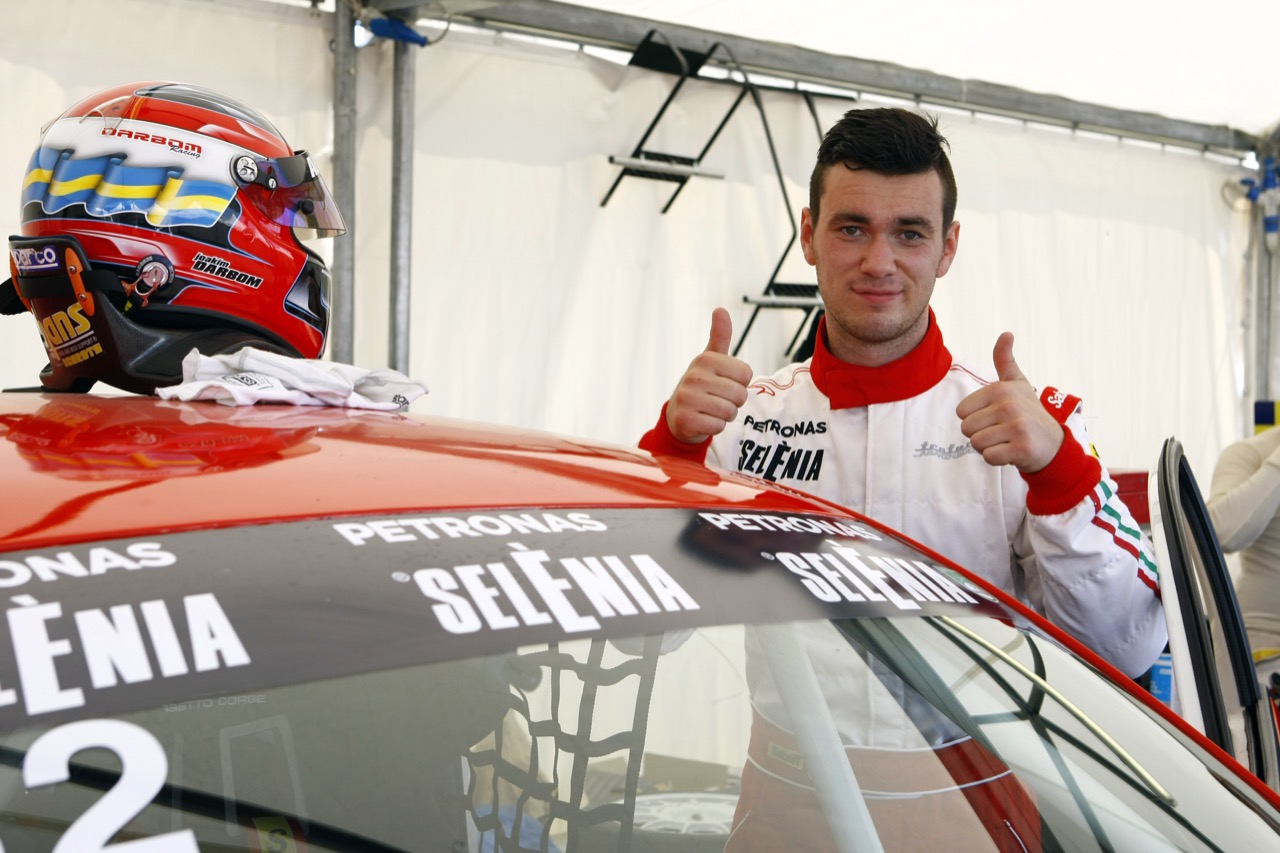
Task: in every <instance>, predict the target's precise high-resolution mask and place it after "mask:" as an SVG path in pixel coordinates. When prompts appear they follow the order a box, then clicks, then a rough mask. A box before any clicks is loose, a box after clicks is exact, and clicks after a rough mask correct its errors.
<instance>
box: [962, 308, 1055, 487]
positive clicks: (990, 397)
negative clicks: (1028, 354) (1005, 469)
mask: <svg viewBox="0 0 1280 853" xmlns="http://www.w3.org/2000/svg"><path fill="white" fill-rule="evenodd" d="M992 359H993V360H994V362H995V367H996V375H997V376H998V377H999V381H998V382H993V383H991V384H990V385H987V386H986V387H985V388H980V389H978V390H977V391H974V392H973V393H972V394H970V395H969V396H968V397H965V398H964V399H963V400H961V401H960V405H959V406H957V407H956V415H957V416H959V418H960V431H961V432H963V433H964V434H965V436H967V437H968V439H969V441H970V443H972V444H973V449H974V450H976V451H978V452H979V453H981V454H982V458H983V459H985V460H986V461H987V464H989V465H1013V466H1015V467H1016V468H1017V469H1018V470H1019V471H1021V472H1022V473H1024V474H1033V473H1035V472H1036V471H1039V470H1040V469H1042V468H1044V467H1045V466H1046V465H1048V464H1049V463H1050V462H1051V461H1052V460H1053V457H1054V456H1056V455H1057V453H1058V448H1060V447H1062V440H1063V432H1062V426H1061V425H1060V424H1059V423H1058V422H1057V421H1056V420H1054V418H1053V416H1052V415H1050V414H1049V413H1048V412H1047V411H1045V409H1044V406H1042V405H1041V404H1040V399H1039V397H1038V396H1037V395H1036V390H1035V388H1033V387H1032V386H1031V383H1030V382H1028V381H1027V377H1026V376H1024V375H1023V373H1022V369H1021V368H1019V367H1018V362H1017V361H1016V360H1015V359H1014V357H1013V334H1012V333H1011V332H1005V333H1004V334H1002V335H1000V338H999V339H998V340H997V341H996V346H995V350H994V352H993V353H992Z"/></svg>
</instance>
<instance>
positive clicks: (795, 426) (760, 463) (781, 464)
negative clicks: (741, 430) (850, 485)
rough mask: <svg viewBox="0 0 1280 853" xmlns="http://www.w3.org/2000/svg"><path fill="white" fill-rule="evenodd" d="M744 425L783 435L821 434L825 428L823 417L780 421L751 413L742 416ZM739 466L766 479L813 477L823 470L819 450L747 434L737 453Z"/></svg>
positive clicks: (774, 434)
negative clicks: (764, 441)
mask: <svg viewBox="0 0 1280 853" xmlns="http://www.w3.org/2000/svg"><path fill="white" fill-rule="evenodd" d="M743 425H744V426H746V428H747V429H750V430H754V431H756V432H761V433H764V434H765V435H767V436H770V437H773V436H780V437H782V438H784V439H787V438H792V437H795V436H803V435H823V434H825V433H826V431H827V422H826V421H795V422H792V423H783V422H782V421H778V420H774V419H773V418H765V419H763V420H757V419H756V418H753V417H751V416H750V415H747V417H746V418H745V419H744V421H743ZM738 470H739V471H745V472H746V473H748V474H755V475H756V476H757V477H763V478H764V479H766V480H816V479H818V474H819V473H820V472H821V471H822V451H821V450H806V449H804V448H799V447H792V446H791V445H790V444H789V443H788V442H786V441H782V442H779V443H778V444H761V443H758V442H755V441H753V440H751V439H749V438H748V439H743V441H742V446H741V452H740V453H739V454H738Z"/></svg>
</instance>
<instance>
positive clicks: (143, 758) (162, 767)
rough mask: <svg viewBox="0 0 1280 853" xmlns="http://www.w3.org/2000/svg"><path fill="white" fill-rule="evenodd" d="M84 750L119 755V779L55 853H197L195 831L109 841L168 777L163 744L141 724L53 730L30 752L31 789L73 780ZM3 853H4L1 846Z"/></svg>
mask: <svg viewBox="0 0 1280 853" xmlns="http://www.w3.org/2000/svg"><path fill="white" fill-rule="evenodd" d="M85 749H107V750H110V751H111V752H114V753H115V754H116V755H117V756H118V757H119V759H120V778H119V780H117V781H116V783H115V784H114V785H113V786H111V790H109V791H107V792H106V793H105V794H103V795H102V799H100V800H98V801H97V802H96V803H94V804H93V805H92V806H91V807H90V808H89V809H88V810H87V811H85V813H84V814H82V815H80V817H79V819H77V820H76V821H75V822H74V823H72V824H71V826H70V827H68V828H67V831H66V832H65V833H63V835H62V838H61V839H59V840H58V843H57V845H56V846H55V847H54V848H53V853H96V852H97V851H108V850H110V851H113V853H198V851H199V848H198V847H197V846H196V838H195V834H194V833H192V831H191V830H190V829H184V830H181V831H179V832H169V833H165V834H164V835H157V836H153V837H151V838H139V839H136V840H134V841H124V842H121V843H119V844H108V843H107V842H109V841H110V840H111V838H112V836H114V835H115V834H116V833H117V832H119V831H120V830H121V829H123V828H124V827H125V825H126V824H127V823H129V821H131V820H133V819H134V818H135V817H136V816H138V815H139V814H141V813H142V811H143V809H145V808H146V807H147V806H148V805H149V804H150V803H151V801H152V800H153V799H155V796H156V794H158V793H160V789H161V788H162V787H164V781H165V778H166V777H167V776H168V774H169V762H168V760H167V759H166V758H165V755H164V749H163V747H161V746H160V742H159V741H157V740H156V739H155V738H154V737H152V736H151V733H150V732H148V731H147V730H146V729H143V728H141V727H140V726H135V725H134V724H132V723H125V722H121V721H119V720H82V721H80V722H77V723H69V724H67V725H65V726H58V727H57V728H56V729H51V730H49V731H47V732H45V733H44V734H43V735H41V736H40V737H39V738H37V739H36V741H35V743H33V744H31V748H30V749H28V750H27V757H26V760H25V761H23V763H22V781H23V782H24V783H25V784H26V786H27V787H28V788H39V787H43V786H45V785H56V784H58V783H59V782H66V781H67V780H68V779H70V778H71V758H72V756H74V755H75V754H76V753H77V752H80V751H81V750H85ZM0 853H4V848H3V847H2V846H0Z"/></svg>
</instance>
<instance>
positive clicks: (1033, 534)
mask: <svg viewBox="0 0 1280 853" xmlns="http://www.w3.org/2000/svg"><path fill="white" fill-rule="evenodd" d="M824 323H825V321H824ZM824 335H825V327H824V328H823V329H820V331H819V334H818V335H817V340H816V343H815V351H814V355H813V358H812V359H810V360H809V361H806V362H803V363H800V364H793V365H789V366H787V367H785V368H783V369H781V370H779V371H778V372H777V373H775V374H774V375H773V376H771V377H768V378H759V379H757V380H755V381H754V382H753V383H752V384H751V386H750V388H749V398H748V400H747V402H746V403H745V404H744V405H743V407H742V408H741V410H740V411H739V413H738V417H737V419H736V420H735V421H734V422H733V423H731V424H730V425H729V426H728V427H727V428H726V429H725V431H724V432H722V433H721V434H720V435H718V436H715V437H714V438H713V439H711V440H709V441H707V442H704V443H702V444H700V445H690V444H685V443H683V442H680V441H678V440H676V439H675V438H674V437H673V436H672V435H671V433H670V430H669V429H668V428H667V425H666V412H665V409H664V411H663V413H662V415H661V417H660V418H659V420H658V424H657V426H656V427H655V428H654V429H653V430H651V431H650V432H649V433H647V434H646V435H645V436H644V438H643V439H642V440H641V442H640V446H641V447H642V448H643V449H645V450H649V451H651V452H654V453H666V454H674V455H679V456H683V457H685V458H690V459H695V460H702V461H705V462H706V463H707V464H709V465H712V466H715V467H719V468H725V469H728V470H731V471H741V472H743V473H747V474H752V475H756V476H759V477H762V478H764V479H766V480H772V481H776V482H778V483H779V484H781V485H786V486H790V487H794V488H796V489H800V490H802V491H806V492H809V493H811V494H815V495H818V496H819V497H823V498H826V499H828V500H831V501H834V502H836V503H838V504H841V505H843V506H846V507H849V508H850V509H853V510H856V511H858V512H861V513H863V514H864V515H867V516H869V517H871V518H873V519H875V520H877V521H880V522H882V523H884V524H886V525H888V526H889V527H892V528H894V529H895V530H898V531H899V532H901V533H904V534H906V535H907V536H909V537H911V538H912V539H915V540H916V541H918V542H920V543H922V544H924V545H926V546H928V547H930V548H932V549H933V550H935V551H938V552H939V553H941V554H943V555H944V556H946V557H948V558H950V559H952V560H954V561H955V562H957V563H959V564H960V565H961V566H964V567H965V568H967V569H969V570H970V571H972V572H974V573H976V574H978V575H980V576H982V577H983V578H985V579H986V580H988V581H990V582H991V583H992V584H994V585H995V586H997V587H999V588H1001V589H1003V590H1005V591H1006V592H1008V593H1010V594H1011V595H1013V596H1014V597H1015V598H1018V599H1020V600H1022V601H1024V602H1026V603H1028V604H1029V605H1030V606H1031V607H1032V608H1033V609H1035V610H1036V611H1038V612H1040V613H1043V614H1045V615H1046V616H1047V617H1048V618H1049V619H1050V620H1051V621H1053V622H1054V623H1056V624H1057V625H1058V626H1060V627H1062V628H1063V629H1065V630H1066V631H1068V632H1069V633H1071V634H1072V635H1074V636H1075V637H1077V638H1078V639H1079V640H1081V641H1082V642H1083V643H1084V644H1085V645H1088V646H1090V647H1091V648H1092V649H1094V650H1095V651H1096V652H1098V653H1099V654H1100V655H1101V656H1102V657H1104V658H1106V659H1107V660H1108V661H1110V662H1111V663H1113V664H1114V665H1115V666H1116V667H1117V668H1119V669H1120V670H1122V671H1123V672H1125V673H1127V674H1129V675H1132V676H1137V675H1139V674H1141V673H1143V672H1145V671H1146V670H1147V669H1148V668H1149V667H1150V665H1151V664H1152V663H1153V662H1154V661H1155V659H1156V656H1157V655H1159V654H1160V652H1161V650H1162V649H1163V648H1164V645H1165V642H1166V639H1167V634H1166V627H1165V621H1164V611H1163V608H1162V607H1161V603H1160V597H1159V591H1158V585H1157V575H1156V567H1155V562H1154V559H1153V557H1152V551H1151V547H1150V544H1149V543H1148V542H1147V541H1146V538H1145V537H1144V536H1143V534H1142V532H1141V530H1140V528H1139V527H1138V524H1137V523H1136V522H1135V521H1134V519H1133V517H1132V515H1131V514H1130V512H1129V510H1128V509H1127V508H1126V507H1125V506H1124V504H1123V503H1122V502H1121V501H1120V499H1119V497H1118V495H1117V487H1116V484H1115V483H1114V482H1113V481H1112V480H1111V478H1110V476H1109V475H1108V474H1107V472H1106V470H1105V469H1104V468H1103V467H1102V465H1101V463H1100V462H1099V461H1098V460H1097V458H1096V456H1094V455H1092V454H1091V453H1090V452H1087V451H1086V448H1088V449H1089V450H1092V447H1093V445H1092V444H1091V442H1090V440H1089V437H1088V435H1087V433H1086V431H1085V428H1084V420H1083V417H1082V416H1081V414H1080V411H1079V409H1080V401H1079V400H1078V399H1076V398H1073V397H1068V396H1066V395H1063V394H1060V393H1058V392H1056V391H1054V390H1053V389H1046V391H1045V392H1044V394H1042V396H1041V401H1042V403H1043V404H1044V405H1045V407H1046V409H1047V410H1048V411H1049V412H1050V413H1051V414H1053V415H1054V416H1055V418H1056V419H1057V420H1058V421H1059V422H1060V423H1062V424H1063V426H1064V427H1065V428H1066V438H1065V440H1064V442H1063V445H1062V448H1061V449H1060V450H1059V452H1058V454H1057V455H1056V456H1055V457H1054V459H1053V460H1052V462H1050V464H1049V465H1048V466H1047V467H1046V468H1045V469H1043V470H1042V471H1039V472H1036V473H1034V474H1030V475H1025V476H1024V475H1022V474H1021V473H1020V472H1019V471H1018V470H1017V469H1016V468H1014V467H1012V466H1000V467H993V466H991V465H989V464H987V462H986V461H985V460H984V459H983V458H982V456H981V454H979V453H978V452H977V451H975V450H974V449H973V447H972V446H971V445H970V443H969V440H968V439H967V438H966V437H965V436H964V434H963V433H962V432H961V431H960V418H959V417H958V416H957V415H956V407H957V406H958V405H959V404H960V401H961V400H963V399H964V398H965V397H967V396H968V395H969V394H971V393H973V392H974V391H977V390H978V389H980V388H982V387H983V386H984V385H987V384H988V383H989V381H990V380H988V379H985V378H983V375H982V374H980V373H978V372H976V371H974V370H972V369H971V368H969V367H967V366H965V365H964V364H961V363H960V362H957V361H955V360H954V359H953V358H952V357H951V354H950V353H949V352H948V351H947V349H946V347H945V345H944V344H943V340H942V334H941V332H940V331H939V330H938V326H937V323H936V321H935V319H934V318H933V316H932V312H931V313H930V325H929V331H928V333H927V334H926V336H925V339H924V340H923V341H922V342H921V344H920V345H919V346H917V347H916V348H915V349H914V350H913V351H912V352H910V353H908V354H907V355H906V356H904V357H903V358H901V359H899V360H898V361H895V362H892V363H890V364H888V365H885V366H882V367H878V368H867V367H860V366H857V365H850V364H847V363H844V362H841V361H839V360H838V359H836V358H835V357H834V356H832V355H831V354H830V352H829V351H828V350H827V349H826V346H825V342H824V340H825V339H824ZM816 627H817V628H821V627H823V626H816ZM806 642H807V644H809V645H810V657H811V659H813V661H814V665H815V669H816V670H818V671H819V672H821V671H823V670H824V669H828V670H829V669H830V667H828V666H827V665H825V664H824V662H823V661H821V660H820V657H821V654H822V653H821V652H820V651H818V648H817V647H818V646H820V645H822V644H823V643H826V644H827V645H829V644H830V639H829V636H828V638H826V639H825V640H824V639H822V638H820V637H818V636H816V635H815V636H813V637H811V638H809V639H808V640H807V641H806ZM748 657H749V658H750V659H751V660H749V661H748V678H749V680H750V681H751V682H752V703H753V707H754V708H755V711H756V714H757V725H756V726H755V730H754V731H753V748H752V750H751V754H752V759H751V760H750V761H749V762H748V766H747V768H746V769H745V771H744V776H743V789H744V790H743V799H742V801H740V804H739V815H738V822H739V823H741V821H742V820H743V819H744V818H745V817H746V815H745V814H744V812H745V811H747V810H748V809H749V808H756V809H759V808H760V807H761V804H762V803H771V802H775V803H779V804H782V803H785V806H783V805H779V806H778V810H779V814H776V815H774V816H773V818H776V819H778V820H781V821H784V822H789V825H790V826H792V827H794V826H795V825H796V821H798V820H800V819H799V818H798V817H797V814H798V806H797V802H796V797H795V790H794V788H795V786H797V785H799V786H800V788H802V789H803V788H805V787H807V786H805V785H804V784H803V782H802V781H801V780H797V779H788V775H789V774H788V773H787V772H785V768H784V767H782V765H780V764H777V763H774V764H773V765H772V766H762V765H761V762H760V761H758V760H757V754H760V755H763V754H766V753H771V754H775V755H776V754H780V753H785V752H786V749H787V748H788V747H786V746H785V745H779V742H778V738H779V737H785V734H783V735H777V736H775V735H776V729H777V728H779V727H780V728H781V729H782V730H783V731H784V732H785V729H786V723H785V720H786V715H785V712H783V710H782V708H781V707H780V703H779V699H778V696H777V692H776V690H775V689H773V686H772V684H770V683H769V681H768V678H767V675H766V674H765V673H764V672H763V667H762V665H761V664H760V663H759V661H758V653H757V654H753V649H752V641H751V640H750V639H749V641H748ZM828 663H831V664H834V661H832V662H828ZM831 675H834V673H830V672H828V676H831ZM828 676H823V679H824V685H826V688H827V689H828V691H829V692H830V691H834V693H835V694H838V695H831V696H828V697H827V698H828V704H829V705H830V706H831V708H832V711H833V714H834V715H835V717H836V722H837V726H838V727H839V728H840V729H841V735H842V737H843V738H844V740H845V743H846V744H849V745H850V749H851V760H853V754H852V750H855V749H866V748H867V747H873V748H884V749H888V750H899V751H904V752H902V754H904V755H905V754H906V752H905V751H910V750H913V749H916V748H918V747H919V746H920V744H919V743H918V742H913V741H912V739H911V738H910V737H907V736H904V735H902V733H901V730H900V729H895V730H894V731H888V730H885V731H881V732H879V733H877V732H869V731H867V729H866V726H865V723H864V721H862V722H860V721H856V720H853V719H851V718H850V719H847V720H845V721H843V723H842V721H841V714H840V709H841V708H842V707H844V708H849V707H860V706H865V701H863V702H861V703H859V702H858V701H857V697H855V696H853V695H852V694H851V692H850V691H852V692H854V693H856V692H858V690H857V689H856V686H855V685H850V684H847V683H845V684H841V683H840V682H839V678H838V677H837V678H834V679H832V678H828ZM878 691H879V688H878V687H874V686H868V687H866V688H865V692H866V693H867V694H875V693H876V692H878ZM863 698H864V699H866V698H870V695H867V696H864V697H863ZM889 728H891V729H893V728H894V727H889ZM907 728H910V727H907ZM757 740H761V741H762V743H761V744H759V745H760V746H761V749H760V750H759V751H757V749H756V748H755V747H756V746H757V744H756V741H757ZM764 740H767V741H768V743H767V744H764V743H763V741H764ZM935 746H936V745H935ZM993 760H994V759H993ZM996 765H997V766H998V761H997V762H996ZM753 770H754V771H757V772H753ZM999 775H1000V773H999V772H996V773H994V774H993V777H992V778H994V776H999ZM956 784H957V786H958V787H964V786H965V784H972V783H971V782H962V781H961V779H960V778H959V777H957V778H956ZM762 785H763V786H766V787H768V786H772V788H773V790H772V791H771V792H768V793H765V794H761V793H760V790H759V787H760V786H762ZM788 786H790V787H791V788H792V789H793V790H790V791H788V790H786V789H787V788H788ZM809 790H811V789H809ZM998 796H999V797H1000V798H1002V799H1005V800H1007V799H1008V795H1007V792H1006V793H1002V794H998ZM1019 796H1020V795H1019ZM748 798H750V800H751V803H752V804H753V805H751V806H747V805H744V803H745V802H746V800H747V799H748ZM1016 798H1017V797H1015V799H1016ZM917 815H922V812H920V811H917ZM759 817H760V816H759V815H752V817H751V821H750V822H753V823H755V822H757V821H758V820H759ZM918 826H919V824H918V823H917V827H918ZM746 834H747V833H745V832H744V833H742V835H746ZM756 834H757V833H756V831H755V830H753V831H752V832H751V833H750V835H752V836H755V835H756ZM742 835H740V834H738V833H735V835H734V837H733V843H731V844H730V848H729V849H731V850H735V851H737V850H747V849H767V844H770V843H781V841H782V836H773V837H772V839H771V840H769V841H767V842H765V845H763V846H761V845H759V844H756V845H755V846H752V845H753V842H750V841H745V843H744V839H743V838H742ZM1009 841H1010V843H1012V844H1013V847H1014V848H1015V849H1016V848H1017V847H1018V846H1019V845H1022V844H1027V842H1029V841H1031V839H1028V838H1026V837H1025V835H1024V836H1023V837H1022V838H1021V840H1020V841H1019V840H1017V839H1009ZM787 844H788V846H789V848H790V849H797V850H798V849H808V848H807V847H806V845H804V844H802V843H800V842H799V839H798V838H796V837H795V835H794V834H789V835H788V836H787ZM824 846H825V842H819V843H815V844H814V845H813V847H814V849H822V848H823V847H824ZM1002 846H1003V845H1002V844H1001V843H999V842H997V843H996V847H997V848H1000V847H1002ZM1027 846H1029V847H1034V846H1035V844H1034V843H1032V844H1027Z"/></svg>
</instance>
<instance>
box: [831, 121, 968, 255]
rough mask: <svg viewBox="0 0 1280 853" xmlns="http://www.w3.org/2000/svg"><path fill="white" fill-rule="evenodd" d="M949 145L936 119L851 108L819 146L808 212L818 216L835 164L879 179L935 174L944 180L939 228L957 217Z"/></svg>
mask: <svg viewBox="0 0 1280 853" xmlns="http://www.w3.org/2000/svg"><path fill="white" fill-rule="evenodd" d="M949 148H950V145H949V144H948V143H947V140H946V138H945V137H944V136H943V135H942V134H941V133H939V132H938V119H937V117H936V116H929V115H923V114H921V113H917V112H912V111H911V110H905V109H901V108H898V107H884V108H879V109H869V110H862V109H855V110H849V111H848V112H847V113H845V114H844V116H843V117H842V118H841V119H840V120H839V121H838V122H836V123H835V124H834V125H832V127H831V129H830V130H828V131H827V133H826V135H825V136H823V138H822V144H821V145H819V146H818V162H817V165H815V166H814V167H813V174H812V176H810V178H809V210H810V214H811V215H812V217H813V218H814V219H815V220H816V219H817V218H818V203H819V201H820V200H821V199H822V188H823V182H824V180H825V179H826V176H827V171H828V170H829V169H830V168H831V167H832V166H834V165H836V164H837V163H840V164H843V165H844V166H845V167H847V168H850V169H866V170H867V171H870V172H876V173H877V174H881V175H919V174H922V173H924V172H937V173H938V177H939V178H941V179H942V228H943V230H944V231H945V230H946V229H947V228H949V227H950V226H951V222H952V220H953V219H955V215H956V176H955V173H954V172H952V171H951V160H950V159H949V158H948V157H947V150H948V149H949Z"/></svg>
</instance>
